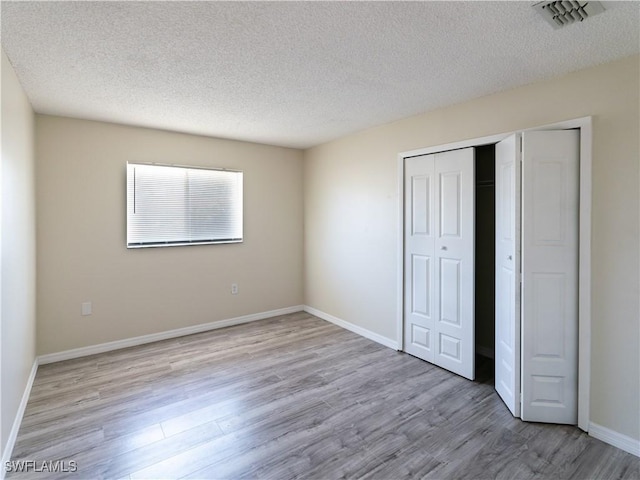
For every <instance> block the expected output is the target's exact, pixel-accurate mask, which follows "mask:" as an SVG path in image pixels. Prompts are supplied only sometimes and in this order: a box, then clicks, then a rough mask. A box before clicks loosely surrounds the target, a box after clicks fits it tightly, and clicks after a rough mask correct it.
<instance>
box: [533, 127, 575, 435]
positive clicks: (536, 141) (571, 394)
mask: <svg viewBox="0 0 640 480" xmlns="http://www.w3.org/2000/svg"><path fill="white" fill-rule="evenodd" d="M579 140H580V139H579V133H578V132H577V131H572V130H567V131H540V132H525V133H523V173H522V182H523V184H522V212H523V215H522V245H523V248H522V315H523V317H522V318H523V321H522V419H523V420H529V421H538V422H551V423H567V424H576V423H577V419H578V416H577V415H578V409H577V391H578V385H577V374H578V207H579V206H578V194H579V187H578V185H579V183H578V182H579V177H578V169H579V161H578V160H579Z"/></svg>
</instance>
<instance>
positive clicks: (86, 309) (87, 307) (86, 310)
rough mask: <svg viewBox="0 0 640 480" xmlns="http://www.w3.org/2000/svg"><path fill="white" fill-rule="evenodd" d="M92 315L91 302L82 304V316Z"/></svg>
mask: <svg viewBox="0 0 640 480" xmlns="http://www.w3.org/2000/svg"><path fill="white" fill-rule="evenodd" d="M91 313H92V308H91V302H84V303H83V304H82V315H83V316H87V315H91Z"/></svg>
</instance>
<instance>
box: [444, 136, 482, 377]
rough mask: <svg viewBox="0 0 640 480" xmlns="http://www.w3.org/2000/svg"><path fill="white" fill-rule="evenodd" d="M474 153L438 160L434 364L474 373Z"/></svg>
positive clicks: (452, 154)
mask: <svg viewBox="0 0 640 480" xmlns="http://www.w3.org/2000/svg"><path fill="white" fill-rule="evenodd" d="M474 163H475V154H474V149H473V148H465V149H462V150H453V151H450V152H444V153H439V154H437V155H436V158H435V165H434V167H435V178H436V189H435V212H436V232H435V233H436V238H435V250H434V259H435V262H436V279H435V285H434V286H435V289H434V290H435V291H434V295H435V298H436V303H437V310H436V311H437V316H436V321H435V323H434V363H435V364H436V365H439V366H441V367H443V368H446V369H447V370H450V371H452V372H454V373H457V374H458V375H462V376H463V377H466V378H468V379H470V380H473V379H474V377H475V312H474V306H475V285H474V269H475V258H474V257H475V255H474V253H475V251H474V250H475V215H474V207H475V178H474V170H475V169H474Z"/></svg>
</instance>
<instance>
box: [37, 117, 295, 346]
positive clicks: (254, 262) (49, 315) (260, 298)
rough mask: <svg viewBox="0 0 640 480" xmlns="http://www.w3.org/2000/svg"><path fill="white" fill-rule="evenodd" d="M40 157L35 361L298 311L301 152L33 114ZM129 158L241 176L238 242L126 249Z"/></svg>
mask: <svg viewBox="0 0 640 480" xmlns="http://www.w3.org/2000/svg"><path fill="white" fill-rule="evenodd" d="M36 158H37V160H36V162H37V168H36V175H37V184H38V189H37V207H38V223H37V226H38V233H37V240H38V242H37V245H38V282H37V295H38V329H37V333H38V335H37V337H38V353H39V354H48V353H55V352H60V351H64V350H68V349H72V348H77V347H84V346H89V345H95V344H100V343H104V342H109V341H115V340H120V339H126V338H130V337H135V336H140V335H145V334H151V333H156V332H163V331H166V330H172V329H177V328H182V327H188V326H192V325H198V324H203V323H208V322H212V321H216V320H224V319H228V318H235V317H238V316H243V315H248V314H254V313H261V312H266V311H271V310H275V309H280V308H285V307H291V306H295V305H301V304H302V300H303V288H302V271H303V268H302V260H303V253H302V247H303V245H302V200H303V197H302V152H301V151H299V150H294V149H287V148H279V147H270V146H265V145H258V144H252V143H243V142H237V141H230V140H220V139H214V138H207V137H199V136H193V135H186V134H179V133H172V132H166V131H160V130H151V129H144V128H135V127H127V126H122V125H114V124H108V123H100V122H91V121H85V120H75V119H69V118H61V117H52V116H45V115H37V116H36ZM127 161H133V162H137V161H141V162H160V163H178V164H183V165H196V166H210V167H227V168H233V169H239V170H243V171H244V243H241V244H231V245H200V246H188V247H168V248H146V249H132V250H128V249H127V248H126V232H125V229H126V206H125V203H126V198H125V197H126V185H125V179H126V162H127ZM232 283H238V285H239V294H238V295H231V292H230V288H231V284H232ZM88 301H91V302H92V303H93V315H91V316H81V303H82V302H88Z"/></svg>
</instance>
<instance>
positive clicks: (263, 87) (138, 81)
mask: <svg viewBox="0 0 640 480" xmlns="http://www.w3.org/2000/svg"><path fill="white" fill-rule="evenodd" d="M532 3H533V2H9V1H2V3H1V9H2V10H1V15H2V19H1V20H2V30H1V42H2V48H3V49H4V50H5V52H6V54H7V56H8V57H9V59H10V61H11V63H12V64H13V66H14V68H15V70H16V73H17V75H18V78H19V79H20V81H21V83H22V85H23V86H24V89H25V91H26V92H27V95H28V96H29V99H30V100H31V103H32V105H33V108H34V109H35V111H36V112H39V113H47V114H54V115H63V116H71V117H79V118H87V119H93V120H104V121H110V122H117V123H125V124H131V125H140V126H148V127H156V128H163V129H169V130H177V131H183V132H190V133H196V134H202V135H210V136H216V137H226V138H234V139H240V140H247V141H253V142H260V143H266V144H273V145H282V146H290V147H299V148H304V147H309V146H312V145H316V144H319V143H322V142H325V141H328V140H332V139H334V138H337V137H340V136H342V135H345V134H348V133H351V132H354V131H357V130H361V129H364V128H367V127H370V126H374V125H379V124H383V123H387V122H391V121H394V120H397V119H400V118H403V117H407V116H410V115H414V114H418V113H421V112H425V111H428V110H432V109H434V108H437V107H441V106H445V105H450V104H453V103H458V102H461V101H464V100H468V99H471V98H476V97H479V96H482V95H487V94H490V93H494V92H498V91H501V90H506V89H510V88H514V87H517V86H520V85H524V84H528V83H532V82H536V81H539V80H542V79H546V78H550V77H554V76H558V75H562V74H564V73H567V72H571V71H574V70H578V69H581V68H585V67H588V66H591V65H596V64H600V63H604V62H608V61H611V60H615V59H618V58H622V57H625V56H628V55H632V54H634V53H638V51H639V50H640V3H638V2H603V3H604V5H605V7H606V9H607V10H606V11H605V12H604V13H602V14H600V15H597V16H594V17H593V18H590V19H588V20H586V21H585V22H583V23H579V24H574V25H570V26H568V27H565V28H563V29H560V30H554V29H552V28H551V27H550V26H549V25H548V24H547V23H546V22H545V21H544V20H543V19H542V18H541V17H539V16H538V14H537V13H536V11H535V10H534V9H533V8H532V7H531V5H532Z"/></svg>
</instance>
